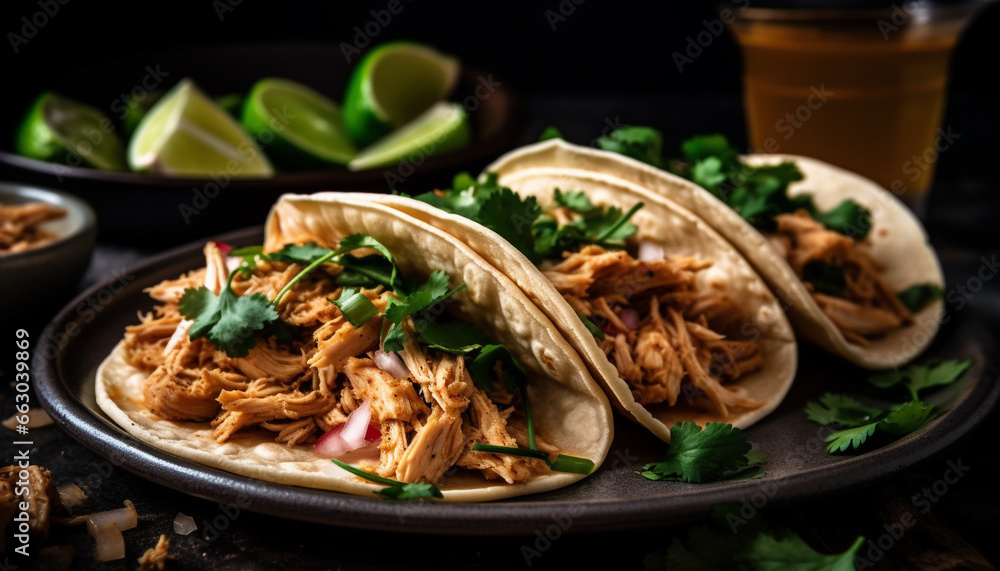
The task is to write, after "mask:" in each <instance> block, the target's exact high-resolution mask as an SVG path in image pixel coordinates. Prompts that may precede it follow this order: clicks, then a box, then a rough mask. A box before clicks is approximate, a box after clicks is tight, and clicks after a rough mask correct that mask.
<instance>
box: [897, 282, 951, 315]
mask: <svg viewBox="0 0 1000 571" xmlns="http://www.w3.org/2000/svg"><path fill="white" fill-rule="evenodd" d="M896 297H898V298H899V301H900V302H902V304H903V305H904V306H905V307H906V309H908V310H909V311H910V313H917V312H918V311H920V310H921V309H923V308H924V307H926V306H927V304H929V303H930V302H932V301H934V300H935V299H941V298H942V297H944V290H943V289H941V286H939V285H937V284H931V283H926V284H914V285H911V286H910V287H908V288H906V289H904V290H903V291H901V292H898V293H897V294H896Z"/></svg>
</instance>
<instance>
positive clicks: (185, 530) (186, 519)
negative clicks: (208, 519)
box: [174, 512, 198, 535]
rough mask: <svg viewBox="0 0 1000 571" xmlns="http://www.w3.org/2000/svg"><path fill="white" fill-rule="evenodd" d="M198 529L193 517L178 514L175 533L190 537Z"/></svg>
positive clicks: (175, 520) (175, 521) (175, 519)
mask: <svg viewBox="0 0 1000 571" xmlns="http://www.w3.org/2000/svg"><path fill="white" fill-rule="evenodd" d="M197 529H198V524H196V523H195V522H194V518H193V517H191V516H189V515H187V514H183V513H179V512H178V514H177V517H175V518H174V533H176V534H179V535H188V534H190V533H191V532H192V531H195V530H197Z"/></svg>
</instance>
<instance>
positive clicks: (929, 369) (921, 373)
mask: <svg viewBox="0 0 1000 571" xmlns="http://www.w3.org/2000/svg"><path fill="white" fill-rule="evenodd" d="M971 366H972V360H971V359H968V360H965V361H962V362H958V361H954V360H950V361H943V362H941V363H939V364H937V365H934V366H928V365H910V366H909V367H907V368H905V369H903V370H901V371H888V372H885V373H878V374H875V375H871V376H869V377H868V382H869V383H870V384H871V385H872V386H874V387H876V388H879V389H889V388H892V387H895V386H897V385H900V384H902V385H903V386H904V387H905V388H906V390H907V391H909V393H910V398H911V399H912V400H914V401H916V400H919V393H920V391H922V390H924V389H928V388H930V387H938V386H944V385H950V384H951V383H953V382H955V381H956V380H958V379H959V378H960V377H961V376H962V374H963V373H965V371H966V369H968V368H969V367H971Z"/></svg>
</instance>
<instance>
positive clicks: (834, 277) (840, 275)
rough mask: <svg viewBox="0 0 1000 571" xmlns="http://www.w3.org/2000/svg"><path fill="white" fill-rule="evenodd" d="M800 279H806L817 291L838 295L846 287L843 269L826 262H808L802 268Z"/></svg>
mask: <svg viewBox="0 0 1000 571" xmlns="http://www.w3.org/2000/svg"><path fill="white" fill-rule="evenodd" d="M802 280H803V281H807V282H809V283H811V284H812V285H813V287H814V288H815V289H816V291H818V292H819V293H825V294H827V295H840V294H841V293H843V292H844V289H846V288H847V278H846V277H844V270H842V269H840V268H838V267H837V266H833V265H830V264H827V263H826V262H818V261H817V262H809V263H808V264H806V265H805V267H803V268H802Z"/></svg>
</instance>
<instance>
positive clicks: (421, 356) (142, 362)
mask: <svg viewBox="0 0 1000 571" xmlns="http://www.w3.org/2000/svg"><path fill="white" fill-rule="evenodd" d="M205 256H206V269H203V270H196V271H193V272H189V273H188V274H186V275H184V276H182V277H180V278H177V279H173V280H167V281H164V282H162V283H160V284H158V285H156V286H153V287H151V288H149V289H148V290H147V292H148V293H149V294H150V296H151V297H153V298H154V299H156V300H158V301H160V302H161V305H158V306H156V307H155V308H154V309H153V310H152V311H151V312H149V313H147V314H143V315H140V323H139V324H137V325H134V326H131V327H129V328H128V329H127V331H126V335H125V344H124V347H125V352H126V359H127V361H128V362H129V363H131V364H132V365H133V366H136V367H138V368H141V369H143V370H146V371H148V372H149V376H148V377H147V379H146V382H145V385H144V391H143V396H144V399H145V404H146V406H147V408H148V409H149V410H150V411H152V412H153V413H154V414H156V415H157V416H160V417H161V418H164V419H168V420H173V421H192V422H207V423H210V425H211V427H212V436H213V437H214V438H215V440H216V441H217V442H219V443H223V442H226V441H228V440H230V439H231V438H233V436H234V435H236V434H237V433H241V432H246V431H259V432H266V433H270V434H272V435H273V438H274V440H275V441H276V442H279V443H283V444H286V445H288V446H298V445H308V444H310V443H312V442H314V441H315V440H316V439H317V438H318V437H319V436H321V435H322V433H324V432H326V431H329V430H332V429H334V428H336V427H337V426H339V425H341V424H343V423H344V422H346V421H347V417H348V415H350V414H351V413H352V412H353V411H354V410H356V409H357V408H358V407H359V406H360V405H361V404H362V403H364V402H366V401H367V402H368V403H369V404H370V406H371V411H372V417H371V421H372V422H373V423H374V424H377V425H378V427H379V430H380V432H381V439H380V442H379V461H378V464H377V465H372V466H363V467H364V469H366V470H370V471H374V472H376V473H378V474H379V475H382V476H384V477H388V478H393V479H397V480H399V481H403V482H421V481H425V482H432V483H437V482H440V481H441V480H442V479H443V478H445V477H447V474H450V473H451V471H452V470H454V469H455V468H456V466H457V467H464V468H467V469H471V470H479V471H481V472H482V473H483V474H484V475H485V476H486V477H487V478H502V479H503V480H505V481H507V482H511V483H514V482H521V481H524V480H526V479H528V478H531V477H532V476H534V475H536V474H539V473H543V472H546V471H547V470H548V468H547V466H546V465H545V463H544V462H541V461H539V460H529V459H525V458H521V457H515V456H510V455H506V454H492V453H486V452H474V451H472V446H473V444H475V443H476V442H483V443H489V444H497V445H501V446H515V447H516V446H518V445H519V444H520V445H522V446H525V445H526V444H527V435H526V429H525V425H524V420H523V418H521V417H520V416H517V415H518V414H519V413H517V412H516V406H515V405H516V404H517V403H519V402H520V401H519V399H518V398H516V397H512V396H511V395H509V394H506V393H502V394H501V393H497V394H496V395H495V396H494V395H487V394H486V393H484V392H483V391H482V390H480V389H477V388H476V387H475V384H474V383H473V381H472V379H471V377H470V375H469V372H468V370H467V369H466V363H465V360H464V357H462V356H460V355H452V354H448V353H444V352H440V351H436V350H431V349H428V348H426V347H424V346H422V345H421V344H419V343H417V341H416V337H417V334H416V331H415V329H414V327H413V324H412V322H410V321H409V320H407V321H404V332H405V335H404V348H403V350H402V351H400V352H399V356H400V358H401V360H402V361H403V363H404V364H405V366H406V368H407V369H408V371H409V376H408V377H407V378H396V377H394V376H393V375H392V374H390V373H389V372H386V371H384V370H382V369H381V368H379V366H378V365H377V364H376V362H375V359H374V352H375V350H377V349H379V346H380V342H379V341H380V336H381V334H382V332H383V320H382V318H381V317H375V318H372V319H370V320H368V321H367V322H366V323H364V324H362V325H360V326H357V327H356V326H355V325H353V324H351V322H350V321H348V320H347V319H346V317H345V316H344V315H343V314H341V312H340V310H339V309H338V308H337V306H336V305H334V304H333V303H332V302H331V300H336V299H338V298H339V296H340V295H341V288H340V287H339V286H337V285H336V283H335V281H334V279H333V278H335V277H336V275H337V273H338V270H336V269H334V270H332V271H326V270H324V271H319V272H314V273H311V274H309V275H308V276H306V277H305V278H304V279H302V280H301V281H300V282H297V283H296V285H295V287H293V288H292V289H291V290H289V291H288V293H287V294H285V296H284V297H282V301H281V303H280V304H279V307H278V313H279V315H280V316H281V318H282V320H283V321H285V322H286V323H290V324H293V325H295V326H297V327H298V328H299V330H298V331H297V334H296V335H295V336H294V337H293V339H292V340H291V341H290V342H279V341H278V340H277V339H276V338H274V337H268V338H266V339H259V340H258V341H257V342H256V344H255V345H254V347H253V348H252V349H251V350H250V351H249V353H248V354H247V355H245V356H243V357H230V356H228V355H227V354H226V353H225V352H223V351H221V350H219V349H218V348H216V347H215V346H214V345H213V344H212V343H211V342H210V341H208V340H207V339H204V338H198V339H195V340H191V339H190V336H189V327H190V324H191V321H189V320H187V319H184V318H183V316H182V315H181V314H180V310H179V308H178V303H179V301H180V299H181V296H182V295H183V293H184V290H185V289H186V288H198V287H202V286H205V287H207V288H209V289H210V290H212V291H213V292H216V293H217V292H218V291H220V290H221V288H223V287H225V284H226V283H227V281H228V280H229V274H228V271H229V270H228V268H227V267H226V260H225V257H224V256H223V255H222V253H221V252H220V251H219V249H218V248H217V247H215V245H214V244H209V245H208V246H206V248H205ZM301 270H302V267H301V266H299V265H296V264H287V263H278V262H261V263H259V264H258V266H257V268H256V270H255V271H254V272H253V273H252V274H250V275H247V276H244V275H242V274H236V275H235V276H234V277H233V279H232V282H231V287H232V289H233V291H234V293H236V294H237V295H249V294H254V293H260V294H262V295H265V296H267V297H268V298H269V299H273V298H274V297H275V296H276V294H277V293H278V292H279V291H280V290H281V289H282V288H283V287H284V286H285V285H286V284H288V283H289V282H290V281H291V280H292V279H293V278H294V277H295V276H296V275H297V274H298V273H299V272H300V271H301ZM361 291H362V293H363V294H364V295H365V296H366V297H368V299H369V300H370V301H371V302H372V304H373V305H374V306H375V307H376V308H377V309H379V312H380V314H381V313H382V312H384V310H385V307H386V305H387V304H388V303H389V299H390V297H391V296H392V295H393V294H392V293H391V292H389V291H384V289H383V288H381V287H379V288H375V289H363V290H361ZM397 374H398V372H397ZM491 397H492V398H496V402H497V403H500V404H501V405H503V406H504V407H506V408H505V409H504V410H503V411H502V412H501V411H500V410H498V408H497V404H495V403H494V401H493V400H491ZM512 403H513V404H512ZM512 416H514V417H516V418H513V419H512V420H511V424H510V425H509V426H508V419H509V418H510V417H512ZM536 441H537V443H538V447H539V449H540V450H543V451H545V452H549V453H557V452H559V450H558V449H557V448H556V447H554V446H552V445H551V444H549V443H548V442H546V441H545V440H544V439H543V438H541V437H538V436H536Z"/></svg>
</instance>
